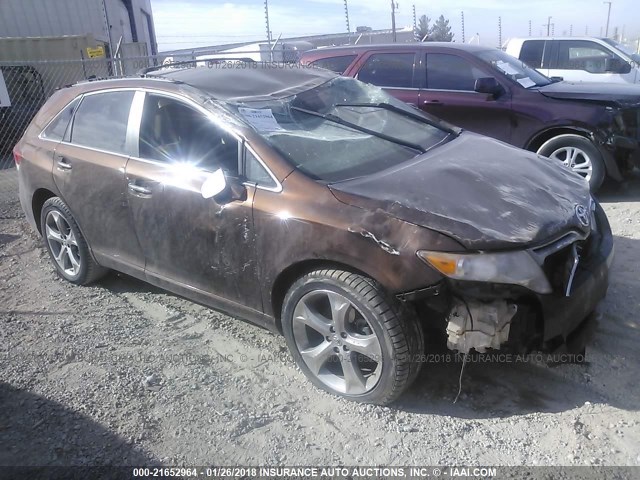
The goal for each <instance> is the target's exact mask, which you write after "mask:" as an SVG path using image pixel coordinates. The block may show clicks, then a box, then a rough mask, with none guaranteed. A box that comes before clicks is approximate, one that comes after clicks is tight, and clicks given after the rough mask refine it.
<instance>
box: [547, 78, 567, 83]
mask: <svg viewBox="0 0 640 480" xmlns="http://www.w3.org/2000/svg"><path fill="white" fill-rule="evenodd" d="M549 80H551V82H552V83H558V82H564V77H549Z"/></svg>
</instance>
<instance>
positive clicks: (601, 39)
mask: <svg viewBox="0 0 640 480" xmlns="http://www.w3.org/2000/svg"><path fill="white" fill-rule="evenodd" d="M526 40H590V41H593V40H596V41H599V42H606V41H607V39H605V38H601V37H584V36H582V37H576V36H574V37H567V36H563V37H513V38H510V39H509V40H508V42H512V41H513V42H515V41H518V42H524V41H526Z"/></svg>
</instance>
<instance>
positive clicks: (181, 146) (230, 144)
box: [139, 94, 239, 176]
mask: <svg viewBox="0 0 640 480" xmlns="http://www.w3.org/2000/svg"><path fill="white" fill-rule="evenodd" d="M139 156H140V158H143V159H148V160H156V161H160V162H168V163H175V162H187V163H190V164H194V165H196V166H198V167H200V168H203V169H205V170H210V171H214V170H217V169H218V168H222V169H223V170H224V171H225V172H227V173H229V174H231V175H233V176H237V175H238V163H239V162H238V159H239V142H238V141H237V140H236V139H235V138H234V137H233V136H232V135H230V134H228V133H227V132H225V131H224V130H222V129H220V128H219V127H218V126H216V125H215V124H214V123H213V122H212V121H211V120H210V119H209V118H207V117H206V116H205V115H204V114H202V113H201V112H199V111H197V110H195V109H193V108H191V107H189V106H187V105H185V104H184V103H182V102H180V101H178V100H175V99H173V98H169V97H164V96H162V95H154V94H147V95H146V97H145V102H144V110H143V113H142V122H141V124H140V138H139Z"/></svg>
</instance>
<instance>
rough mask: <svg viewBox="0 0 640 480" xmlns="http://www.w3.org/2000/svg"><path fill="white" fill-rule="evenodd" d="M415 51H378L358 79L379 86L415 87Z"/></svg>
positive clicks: (367, 62) (363, 67)
mask: <svg viewBox="0 0 640 480" xmlns="http://www.w3.org/2000/svg"><path fill="white" fill-rule="evenodd" d="M414 59H415V55H414V54H413V53H376V54H373V55H371V56H370V57H369V58H368V59H367V61H366V63H365V64H364V65H363V66H362V68H361V69H360V72H358V80H360V81H362V82H365V83H371V84H373V85H377V86H379V87H391V88H393V87H396V88H410V87H413V63H414Z"/></svg>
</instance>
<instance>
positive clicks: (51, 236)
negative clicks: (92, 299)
mask: <svg viewBox="0 0 640 480" xmlns="http://www.w3.org/2000/svg"><path fill="white" fill-rule="evenodd" d="M45 229H46V232H45V235H46V238H47V244H48V245H49V249H50V250H51V253H52V254H53V258H54V260H55V261H56V263H57V264H58V266H59V267H60V269H61V270H62V271H63V272H64V273H65V274H67V275H69V276H71V277H75V276H77V275H78V273H79V272H80V266H81V263H80V262H81V259H80V252H79V250H78V242H77V240H76V236H75V234H74V233H73V230H72V229H71V227H70V226H69V222H67V220H66V219H65V218H64V216H63V215H62V214H61V213H60V212H58V211H56V210H52V211H50V212H49V213H48V214H47V216H46V219H45Z"/></svg>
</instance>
